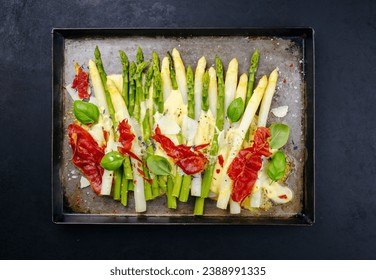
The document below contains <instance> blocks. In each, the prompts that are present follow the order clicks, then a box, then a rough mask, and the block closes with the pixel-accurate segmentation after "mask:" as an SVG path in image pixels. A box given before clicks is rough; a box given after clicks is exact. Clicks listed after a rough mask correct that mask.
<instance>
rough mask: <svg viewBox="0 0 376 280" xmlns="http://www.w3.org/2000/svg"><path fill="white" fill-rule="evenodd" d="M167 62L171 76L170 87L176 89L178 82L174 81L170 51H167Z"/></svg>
mask: <svg viewBox="0 0 376 280" xmlns="http://www.w3.org/2000/svg"><path fill="white" fill-rule="evenodd" d="M167 57H168V62H169V65H170V77H171V83H172V89H173V90H177V89H178V83H177V82H176V73H175V68H174V62H173V60H172V56H171V54H170V52H167Z"/></svg>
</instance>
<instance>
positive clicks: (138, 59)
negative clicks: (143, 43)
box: [136, 47, 144, 65]
mask: <svg viewBox="0 0 376 280" xmlns="http://www.w3.org/2000/svg"><path fill="white" fill-rule="evenodd" d="M142 62H144V53H143V51H142V49H141V48H140V47H138V48H137V53H136V63H137V65H138V64H140V63H142Z"/></svg>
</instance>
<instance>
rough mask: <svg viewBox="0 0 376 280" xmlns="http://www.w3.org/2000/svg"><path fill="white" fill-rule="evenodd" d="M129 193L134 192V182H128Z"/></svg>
mask: <svg viewBox="0 0 376 280" xmlns="http://www.w3.org/2000/svg"><path fill="white" fill-rule="evenodd" d="M128 191H132V192H133V191H134V182H133V180H128Z"/></svg>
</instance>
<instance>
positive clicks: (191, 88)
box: [187, 65, 195, 119]
mask: <svg viewBox="0 0 376 280" xmlns="http://www.w3.org/2000/svg"><path fill="white" fill-rule="evenodd" d="M187 88H188V117H190V118H191V119H194V118H195V84H194V77H193V71H192V68H191V66H190V65H188V67H187Z"/></svg>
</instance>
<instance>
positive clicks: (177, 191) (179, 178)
mask: <svg viewBox="0 0 376 280" xmlns="http://www.w3.org/2000/svg"><path fill="white" fill-rule="evenodd" d="M182 181H183V176H182V175H181V174H179V172H178V171H176V176H175V182H174V187H173V189H172V196H174V197H179V195H180V190H181V183H182Z"/></svg>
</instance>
